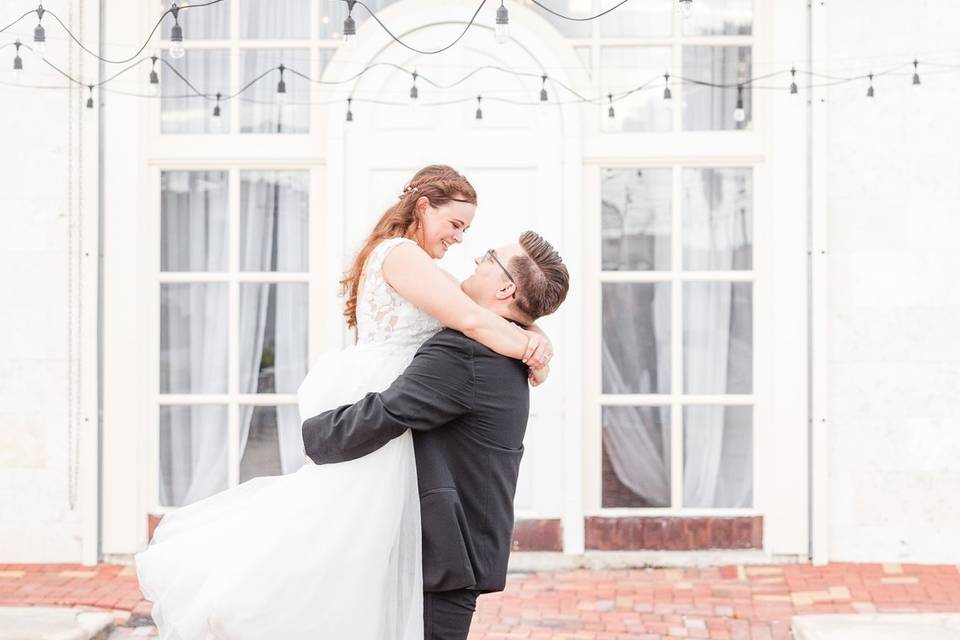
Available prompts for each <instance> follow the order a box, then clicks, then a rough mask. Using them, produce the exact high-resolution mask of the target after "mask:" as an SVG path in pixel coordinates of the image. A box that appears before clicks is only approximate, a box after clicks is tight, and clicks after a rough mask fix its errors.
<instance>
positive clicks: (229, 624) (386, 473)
mask: <svg viewBox="0 0 960 640" xmlns="http://www.w3.org/2000/svg"><path fill="white" fill-rule="evenodd" d="M402 242H411V241H410V240H406V239H404V238H393V239H389V240H385V241H383V242H381V243H380V244H379V245H377V247H376V248H375V249H374V251H373V252H372V253H371V255H370V257H369V258H368V259H367V263H366V265H365V266H364V281H363V283H362V286H361V289H360V296H359V297H358V301H357V333H358V342H357V344H356V345H355V346H352V347H349V348H347V349H344V350H342V351H337V352H330V353H327V354H325V355H324V356H322V357H321V358H320V360H319V361H318V362H317V363H316V364H315V365H314V366H313V368H312V369H311V370H310V373H308V374H307V377H306V378H305V379H304V381H303V383H302V384H301V386H300V389H299V391H298V396H299V402H300V416H301V419H305V418H307V417H311V416H314V415H316V414H318V413H321V412H323V411H325V410H327V409H332V408H335V407H338V406H340V405H343V404H349V403H352V402H355V401H356V400H359V399H360V398H362V397H363V396H364V395H365V394H366V393H368V392H370V391H382V390H384V389H386V388H387V387H388V386H389V385H390V383H391V382H393V380H394V379H395V378H396V377H397V376H398V375H399V374H400V373H402V372H403V370H404V369H405V368H406V366H407V364H409V362H410V360H411V359H412V358H413V355H414V353H416V351H417V349H418V348H419V347H420V345H421V344H422V343H423V342H424V341H425V340H426V339H427V338H429V337H430V336H432V335H433V334H434V333H436V332H437V331H438V330H440V329H441V328H442V327H441V326H440V325H439V323H438V322H437V321H436V320H434V319H433V318H432V317H430V316H429V315H427V314H425V313H423V312H422V311H420V310H419V309H417V308H416V307H415V306H413V305H412V304H410V303H409V302H407V301H406V300H405V299H404V298H402V297H401V296H400V295H399V294H398V293H397V292H396V291H394V290H393V289H392V288H391V287H390V286H389V285H388V284H387V283H386V282H385V280H384V278H383V274H382V271H381V267H382V265H383V260H384V258H385V257H386V255H387V253H388V252H389V251H390V249H391V248H393V247H395V246H397V245H398V244H400V243H402ZM420 544H421V540H420V501H419V493H418V491H417V472H416V464H415V461H414V455H413V440H412V438H411V435H410V432H409V431H407V432H406V433H405V434H404V435H403V436H401V437H399V438H395V439H394V440H391V441H390V442H389V443H388V444H387V445H385V446H383V447H382V448H380V449H379V450H377V451H375V452H373V453H371V454H369V455H367V456H365V457H363V458H360V459H358V460H353V461H351V462H344V463H340V464H331V465H321V466H317V465H314V464H312V463H309V462H308V463H307V464H306V465H304V466H303V467H302V468H301V469H300V470H299V471H297V472H296V473H293V474H290V475H286V476H272V477H264V478H254V479H252V480H249V481H247V482H244V483H243V484H241V485H240V486H238V487H235V488H233V489H229V490H227V491H224V492H222V493H219V494H217V495H214V496H211V497H210V498H207V499H205V500H202V501H200V502H196V503H194V504H191V505H189V506H186V507H183V508H182V509H179V510H177V511H175V512H172V513H169V514H167V515H166V516H164V518H163V520H162V521H161V523H160V526H159V527H158V528H157V530H156V532H155V534H154V537H153V541H152V542H151V544H150V546H149V547H148V548H147V549H146V550H145V551H143V552H141V553H139V554H137V556H136V565H137V576H138V578H139V581H140V588H141V589H142V591H143V593H144V595H145V596H146V597H147V598H148V599H149V600H150V601H151V602H153V618H154V621H155V622H156V624H157V626H158V627H159V630H160V637H161V638H163V639H169V640H206V639H210V638H216V639H218V640H267V639H271V640H272V639H276V640H296V639H300V638H302V639H304V640H306V639H308V638H309V639H310V640H319V639H324V640H326V639H329V640H422V638H423V604H422V600H423V593H422V567H421V564H420V555H421V547H420Z"/></svg>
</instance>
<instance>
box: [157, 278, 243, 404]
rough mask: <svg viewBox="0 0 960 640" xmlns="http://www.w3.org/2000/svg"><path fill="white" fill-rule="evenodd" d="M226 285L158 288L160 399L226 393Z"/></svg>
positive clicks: (190, 285)
mask: <svg viewBox="0 0 960 640" xmlns="http://www.w3.org/2000/svg"><path fill="white" fill-rule="evenodd" d="M226 390H227V285H226V284H211V283H203V284H179V283H178V284H161V285H160V393H226Z"/></svg>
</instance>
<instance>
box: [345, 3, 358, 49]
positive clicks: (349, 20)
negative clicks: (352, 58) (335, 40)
mask: <svg viewBox="0 0 960 640" xmlns="http://www.w3.org/2000/svg"><path fill="white" fill-rule="evenodd" d="M346 3H347V17H346V18H344V20H343V43H344V44H346V45H350V44H353V42H354V41H355V40H356V38H357V21H356V20H354V19H353V7H354V5H356V4H357V0H346Z"/></svg>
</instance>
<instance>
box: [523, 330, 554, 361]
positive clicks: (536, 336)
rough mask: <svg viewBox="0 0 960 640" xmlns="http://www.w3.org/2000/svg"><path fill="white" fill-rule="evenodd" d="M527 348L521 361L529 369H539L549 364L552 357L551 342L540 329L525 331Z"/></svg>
mask: <svg viewBox="0 0 960 640" xmlns="http://www.w3.org/2000/svg"><path fill="white" fill-rule="evenodd" d="M526 334H527V348H526V350H525V351H524V352H523V361H524V363H526V364H527V366H529V367H530V368H531V369H539V368H541V367H544V366H546V365H548V364H550V359H551V358H553V344H552V343H551V342H550V338H548V337H547V336H546V334H544V333H543V332H541V331H527V332H526Z"/></svg>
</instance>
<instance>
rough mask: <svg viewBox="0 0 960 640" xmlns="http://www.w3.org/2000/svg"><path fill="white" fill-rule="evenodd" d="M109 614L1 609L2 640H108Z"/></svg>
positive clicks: (110, 619)
mask: <svg viewBox="0 0 960 640" xmlns="http://www.w3.org/2000/svg"><path fill="white" fill-rule="evenodd" d="M112 627H113V616H112V615H111V614H109V613H105V612H102V611H100V612H98V611H88V610H84V609H61V608H54V607H0V640H106V638H107V634H108V633H109V632H110V629H111V628H112Z"/></svg>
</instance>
